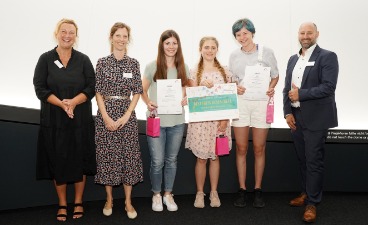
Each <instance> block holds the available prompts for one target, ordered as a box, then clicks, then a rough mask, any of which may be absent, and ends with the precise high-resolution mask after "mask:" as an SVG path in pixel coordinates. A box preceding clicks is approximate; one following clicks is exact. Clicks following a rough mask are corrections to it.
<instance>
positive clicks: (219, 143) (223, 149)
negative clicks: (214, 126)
mask: <svg viewBox="0 0 368 225" xmlns="http://www.w3.org/2000/svg"><path fill="white" fill-rule="evenodd" d="M215 154H216V155H217V156H222V155H228V154H229V138H228V137H227V136H225V135H223V134H222V135H219V136H218V137H216V150H215Z"/></svg>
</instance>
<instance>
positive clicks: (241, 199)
mask: <svg viewBox="0 0 368 225" xmlns="http://www.w3.org/2000/svg"><path fill="white" fill-rule="evenodd" d="M246 199H247V190H244V189H242V188H240V189H239V191H238V196H237V198H236V200H235V201H234V206H236V207H241V208H243V207H245V206H246V205H247V203H246V201H245V200H246Z"/></svg>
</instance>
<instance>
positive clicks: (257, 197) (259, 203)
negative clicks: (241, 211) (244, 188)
mask: <svg viewBox="0 0 368 225" xmlns="http://www.w3.org/2000/svg"><path fill="white" fill-rule="evenodd" d="M265 205H266V204H265V202H264V201H263V197H262V190H261V189H260V188H256V189H254V202H253V207H255V208H263V207H265Z"/></svg>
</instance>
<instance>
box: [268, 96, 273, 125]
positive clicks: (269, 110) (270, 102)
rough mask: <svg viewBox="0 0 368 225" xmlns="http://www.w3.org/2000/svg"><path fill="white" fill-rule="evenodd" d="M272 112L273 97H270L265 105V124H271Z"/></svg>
mask: <svg viewBox="0 0 368 225" xmlns="http://www.w3.org/2000/svg"><path fill="white" fill-rule="evenodd" d="M274 110H275V109H274V104H273V97H270V99H269V100H268V103H267V113H266V123H273V116H274Z"/></svg>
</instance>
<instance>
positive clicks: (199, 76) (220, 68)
mask: <svg viewBox="0 0 368 225" xmlns="http://www.w3.org/2000/svg"><path fill="white" fill-rule="evenodd" d="M210 40H212V41H214V42H215V44H216V46H217V48H218V47H219V43H218V41H217V39H216V38H215V37H203V38H202V39H201V41H200V42H199V50H200V51H201V50H202V47H203V45H204V42H206V41H210ZM214 61H215V67H216V68H217V69H218V70H219V71H220V73H221V75H222V77H223V78H224V81H225V83H227V82H228V81H227V78H226V73H225V69H224V67H222V66H221V64H220V62H219V61H218V60H217V58H216V57H215V60H214ZM202 73H203V57H202V55H201V58H200V59H199V63H198V70H197V85H198V86H199V84H200V83H201V78H202Z"/></svg>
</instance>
